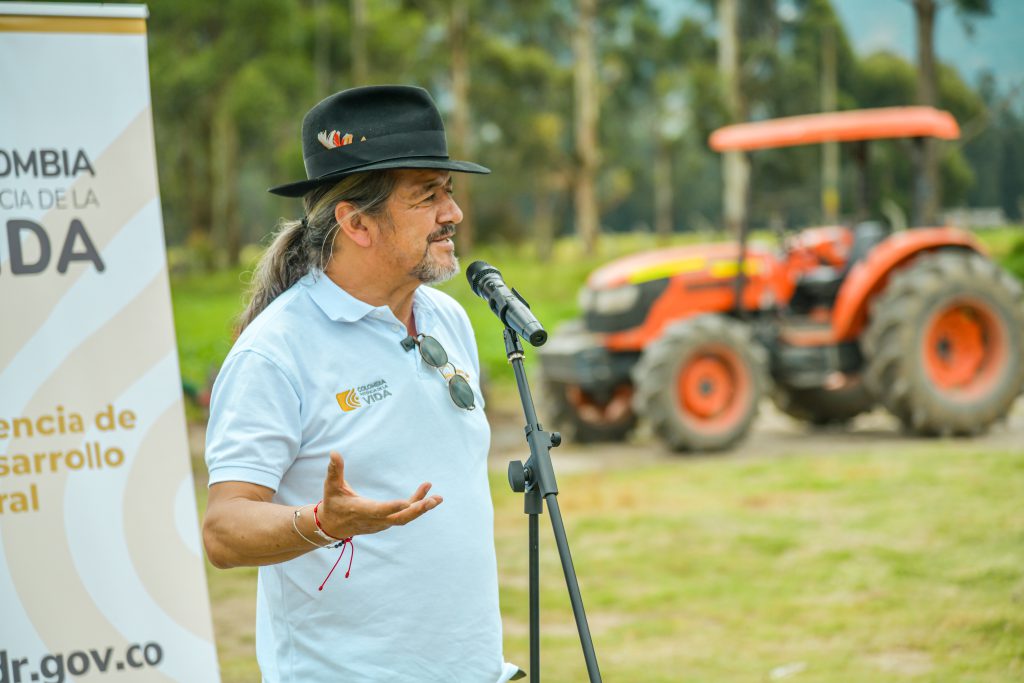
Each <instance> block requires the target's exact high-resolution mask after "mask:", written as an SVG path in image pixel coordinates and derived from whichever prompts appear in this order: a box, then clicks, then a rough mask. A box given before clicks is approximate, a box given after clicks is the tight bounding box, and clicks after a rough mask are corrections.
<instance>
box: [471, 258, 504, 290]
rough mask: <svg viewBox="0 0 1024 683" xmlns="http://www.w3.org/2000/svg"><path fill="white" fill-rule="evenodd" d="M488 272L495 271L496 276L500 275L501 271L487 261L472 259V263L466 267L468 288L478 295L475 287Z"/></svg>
mask: <svg viewBox="0 0 1024 683" xmlns="http://www.w3.org/2000/svg"><path fill="white" fill-rule="evenodd" d="M488 273H497V274H498V277H501V271H499V270H498V269H497V268H495V267H494V266H492V265H491V264H490V263H487V261H473V263H471V264H469V268H466V279H467V280H469V288H470V289H472V290H473V293H474V294H476V295H477V296H480V292H479V290H478V289H477V287H478V286H479V284H480V279H481V278H483V276H484V275H487V274H488Z"/></svg>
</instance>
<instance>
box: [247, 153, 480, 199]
mask: <svg viewBox="0 0 1024 683" xmlns="http://www.w3.org/2000/svg"><path fill="white" fill-rule="evenodd" d="M389 168H437V169H441V170H445V171H458V172H460V173H490V172H491V169H489V168H487V167H486V166H481V165H480V164H474V163H473V162H472V161H456V160H454V159H444V158H437V157H409V158H405V159H389V160H387V161H375V162H374V163H372V164H366V165H365V166H359V167H356V168H349V169H345V170H344V171H337V172H335V173H328V174H327V175H323V176H320V177H319V178H313V179H312V180H300V181H298V182H295V183H287V184H285V185H278V186H277V187H271V188H270V189H268V190H267V192H271V193H273V194H276V195H280V196H282V197H302V196H303V195H305V194H306V193H307V192H309V191H310V190H313V189H316V188H317V187H320V186H321V185H327V184H329V183H336V182H338V181H339V180H341V179H342V178H344V177H346V176H350V175H354V174H356V173H364V172H366V171H382V170H385V169H389Z"/></svg>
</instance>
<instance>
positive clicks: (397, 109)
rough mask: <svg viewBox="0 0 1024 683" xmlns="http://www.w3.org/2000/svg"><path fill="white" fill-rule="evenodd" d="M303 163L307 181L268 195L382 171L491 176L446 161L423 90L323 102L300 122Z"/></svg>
mask: <svg viewBox="0 0 1024 683" xmlns="http://www.w3.org/2000/svg"><path fill="white" fill-rule="evenodd" d="M302 159H303V161H304V162H305V164H306V178H307V179H306V180H300V181H297V182H294V183H288V184H286V185H278V186H277V187H272V188H270V192H273V193H274V194H279V195H282V196H284V197H301V196H302V195H304V194H306V193H307V192H309V191H310V190H312V189H314V188H316V187H318V186H320V185H324V184H327V183H333V182H337V181H338V180H340V179H342V178H344V177H345V176H347V175H352V174H353V173H362V172H364V171H377V170H381V169H386V168H438V169H446V170H449V171H463V172H465V173H490V172H491V171H490V169H488V168H485V167H484V166H480V165H479V164H474V163H472V162H469V161H455V160H454V159H449V158H448V142H447V140H446V139H445V135H444V123H443V122H442V121H441V114H440V113H439V112H438V111H437V105H435V104H434V100H433V99H431V97H430V93H428V92H427V91H426V90H424V89H423V88H416V87H412V86H407V85H374V86H367V87H362V88H351V89H349V90H342V91H341V92H339V93H335V94H334V95H331V96H330V97H327V98H326V99H324V100H322V101H321V102H320V103H319V104H317V105H316V106H315V107H313V108H312V109H310V110H309V112H308V113H307V114H306V117H305V118H304V119H302Z"/></svg>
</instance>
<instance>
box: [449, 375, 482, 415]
mask: <svg viewBox="0 0 1024 683" xmlns="http://www.w3.org/2000/svg"><path fill="white" fill-rule="evenodd" d="M448 393H449V394H451V397H452V401H454V402H455V405H457V406H458V407H460V408H463V409H465V410H473V408H475V407H476V398H475V397H474V396H473V387H471V386H469V382H467V381H466V378H465V377H463V376H462V375H455V376H454V377H452V378H451V379H450V380H448Z"/></svg>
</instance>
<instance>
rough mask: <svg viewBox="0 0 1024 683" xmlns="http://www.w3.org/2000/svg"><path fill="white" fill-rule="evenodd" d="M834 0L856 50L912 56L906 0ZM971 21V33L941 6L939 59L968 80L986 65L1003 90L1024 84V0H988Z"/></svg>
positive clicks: (937, 37)
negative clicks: (987, 8) (986, 9)
mask: <svg viewBox="0 0 1024 683" xmlns="http://www.w3.org/2000/svg"><path fill="white" fill-rule="evenodd" d="M832 4H833V7H835V10H836V12H837V13H838V14H839V16H840V17H841V18H842V22H843V26H844V27H845V28H846V33H847V35H848V36H849V37H850V40H851V41H852V43H853V45H854V48H855V49H856V50H857V52H858V53H859V54H862V55H864V54H870V53H872V52H877V51H879V50H887V51H890V52H895V53H897V54H899V55H901V56H903V57H905V58H907V59H908V60H910V61H911V62H914V61H916V57H915V51H916V42H917V41H916V39H915V37H914V11H913V8H911V6H910V2H909V1H908V0H833V2H832ZM943 4H948V3H943ZM971 23H973V24H974V35H973V36H972V35H969V34H968V33H967V31H966V30H965V29H964V27H963V22H962V21H961V20H960V18H959V17H958V16H957V14H956V12H955V11H954V10H953V9H952V8H950V7H948V6H947V7H943V8H942V9H941V10H940V11H939V14H938V21H937V22H936V26H935V51H936V53H937V55H938V57H939V59H940V60H941V61H943V62H947V63H951V64H954V65H956V66H957V68H959V69H960V73H961V75H963V76H964V77H965V78H966V79H967V80H968V81H970V82H972V83H976V82H977V79H978V76H979V75H980V74H981V72H982V71H984V70H986V69H988V70H991V71H992V72H993V73H995V75H996V79H997V80H998V82H999V84H1000V90H1002V91H1003V92H1006V91H1007V90H1009V89H1011V88H1013V87H1015V86H1017V85H1020V84H1024V41H1022V40H1021V39H1022V37H1024V0H992V15H991V16H988V17H981V18H978V19H972V20H971Z"/></svg>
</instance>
